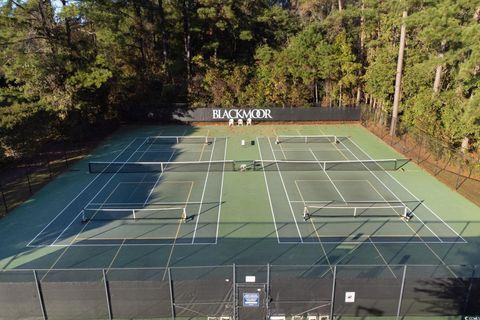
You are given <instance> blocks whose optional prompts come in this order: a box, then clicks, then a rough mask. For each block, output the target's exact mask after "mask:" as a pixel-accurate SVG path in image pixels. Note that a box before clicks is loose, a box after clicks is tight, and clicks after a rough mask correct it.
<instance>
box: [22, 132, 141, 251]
mask: <svg viewBox="0 0 480 320" xmlns="http://www.w3.org/2000/svg"><path fill="white" fill-rule="evenodd" d="M136 140H137V138H135V139H133V140H132V141H131V142H130V143H129V144H128V145H127V146H126V147H125V148H123V150H122V151H120V153H119V154H118V155H117V156H116V157H115V158H114V159H113V161H115V160H117V159H118V158H119V157H120V156H121V155H122V154H123V153H124V152H125V151H126V150H127V149H128V148H129V147H130V146H131V145H132V143H134V142H135V141H136ZM100 176H101V173H98V174H97V175H96V176H95V178H93V180H92V181H90V182H89V183H88V184H87V185H86V186H85V187H84V188H83V189H82V190H80V192H79V193H78V194H77V195H76V196H75V198H73V199H72V200H71V201H70V202H69V203H68V204H67V205H66V206H65V207H63V209H62V210H61V211H60V212H59V213H58V214H57V215H56V216H55V217H54V218H53V219H52V220H50V222H49V223H48V224H47V225H46V226H45V227H44V228H43V229H42V230H41V231H40V232H39V233H38V234H37V235H36V236H35V237H34V238H33V239H32V240H30V242H29V243H27V245H26V246H27V247H29V246H30V245H31V244H32V242H34V241H35V240H36V239H37V238H38V236H40V235H41V234H42V233H43V231H45V230H46V229H47V228H48V227H49V226H50V225H51V224H52V223H53V222H54V221H55V220H56V219H57V218H58V217H59V216H60V215H62V214H63V213H64V212H65V210H66V209H67V208H68V207H69V206H70V205H71V204H72V203H73V202H74V201H75V200H77V198H78V197H80V195H81V194H82V193H84V192H85V190H87V188H88V187H90V185H91V184H92V183H93V182H95V181H96V180H97V179H98V178H99V177H100Z"/></svg>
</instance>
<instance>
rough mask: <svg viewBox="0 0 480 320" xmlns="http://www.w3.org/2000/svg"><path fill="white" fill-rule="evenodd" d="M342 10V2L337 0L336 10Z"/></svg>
mask: <svg viewBox="0 0 480 320" xmlns="http://www.w3.org/2000/svg"><path fill="white" fill-rule="evenodd" d="M342 10H343V4H342V0H338V11H340V12H341V11H342Z"/></svg>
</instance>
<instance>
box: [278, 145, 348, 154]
mask: <svg viewBox="0 0 480 320" xmlns="http://www.w3.org/2000/svg"><path fill="white" fill-rule="evenodd" d="M279 146H280V147H281V148H280V149H278V148H277V149H275V148H274V149H273V151H277V152H282V150H283V151H285V152H298V151H305V148H283V147H282V144H281V143H280V144H279ZM312 150H313V151H315V152H337V151H342V150H343V151H347V150H346V149H343V148H341V149H340V148H333V149H316V148H312Z"/></svg>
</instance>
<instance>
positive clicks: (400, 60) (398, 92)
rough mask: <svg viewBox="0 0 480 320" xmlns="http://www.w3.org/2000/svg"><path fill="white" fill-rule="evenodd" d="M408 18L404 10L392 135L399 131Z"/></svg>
mask: <svg viewBox="0 0 480 320" xmlns="http://www.w3.org/2000/svg"><path fill="white" fill-rule="evenodd" d="M406 18H407V11H403V21H402V28H401V31H400V45H399V48H398V61H397V76H396V78H395V95H394V97H393V109H392V123H391V124H390V135H391V136H392V137H393V136H395V134H396V132H397V122H398V105H399V103H400V89H401V84H402V69H403V53H404V51H405V34H406V26H405V19H406Z"/></svg>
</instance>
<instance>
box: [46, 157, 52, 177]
mask: <svg viewBox="0 0 480 320" xmlns="http://www.w3.org/2000/svg"><path fill="white" fill-rule="evenodd" d="M45 157H46V160H47V169H48V175H49V177H50V180H52V178H53V172H52V168H51V167H50V157H49V156H48V153H47V154H46V156H45Z"/></svg>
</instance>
